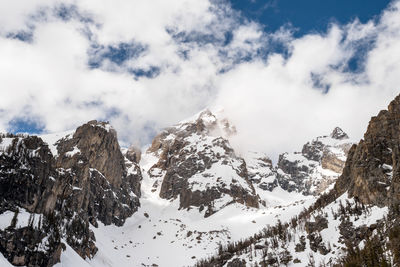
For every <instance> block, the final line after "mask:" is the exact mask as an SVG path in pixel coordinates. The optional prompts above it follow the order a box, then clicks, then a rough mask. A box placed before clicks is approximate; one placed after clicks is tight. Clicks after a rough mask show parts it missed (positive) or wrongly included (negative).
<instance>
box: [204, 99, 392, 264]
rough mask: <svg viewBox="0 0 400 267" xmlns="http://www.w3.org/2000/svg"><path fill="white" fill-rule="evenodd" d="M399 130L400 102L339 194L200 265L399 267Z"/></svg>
mask: <svg viewBox="0 0 400 267" xmlns="http://www.w3.org/2000/svg"><path fill="white" fill-rule="evenodd" d="M399 125H400V96H398V97H396V98H395V99H394V100H393V101H392V102H391V103H390V105H389V107H388V109H387V110H383V111H381V112H380V113H379V114H378V115H377V116H376V117H372V119H371V121H370V123H369V126H368V129H367V131H366V133H365V135H364V139H363V140H361V141H360V142H359V143H358V144H357V145H353V146H352V147H351V149H350V150H349V152H348V158H347V160H346V163H345V168H344V169H343V173H342V175H341V176H340V177H339V178H338V179H337V181H336V183H335V185H334V188H333V189H332V190H330V191H329V192H328V193H326V194H323V195H321V196H320V197H319V198H318V199H317V200H316V201H315V203H314V204H313V205H311V206H310V207H309V208H307V209H305V210H304V211H302V212H301V213H299V214H297V215H296V216H293V217H292V218H291V219H290V220H289V221H286V222H281V221H280V222H278V223H277V224H275V225H273V226H267V227H265V228H264V229H263V230H262V231H260V232H259V233H257V234H255V235H253V236H251V237H249V238H247V239H244V240H240V241H238V242H232V243H230V244H228V245H226V246H223V245H222V246H221V247H220V248H219V250H218V252H217V253H216V254H215V255H214V256H212V257H209V258H208V259H203V260H201V261H199V262H198V263H197V265H196V266H197V267H201V266H238V267H242V266H283V265H286V266H288V265H289V266H398V265H399V264H400V246H399V244H400V243H399V241H400V216H399V215H400V212H399V211H400V206H399V203H400V194H399V192H400V183H399V182H400V175H399V174H400V172H399V166H400V165H399V162H400V154H399V147H400V138H399V134H398V133H399V130H400V129H399ZM336 132H339V131H336ZM341 136H343V135H342V134H341ZM303 150H304V149H303ZM303 153H304V151H303Z"/></svg>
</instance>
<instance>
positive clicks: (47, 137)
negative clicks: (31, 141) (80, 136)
mask: <svg viewBox="0 0 400 267" xmlns="http://www.w3.org/2000/svg"><path fill="white" fill-rule="evenodd" d="M74 133H75V130H73V131H66V132H61V133H54V134H43V135H39V137H40V138H42V140H43V141H44V142H46V143H47V144H48V146H49V148H50V150H51V153H52V154H53V156H54V157H56V156H57V155H58V151H57V141H58V140H60V139H63V138H72V136H73V135H74Z"/></svg>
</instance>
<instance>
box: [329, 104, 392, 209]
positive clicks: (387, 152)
mask: <svg viewBox="0 0 400 267" xmlns="http://www.w3.org/2000/svg"><path fill="white" fill-rule="evenodd" d="M399 133H400V96H397V97H396V98H395V99H394V100H393V101H392V102H391V103H390V104H389V106H388V109H387V110H382V111H381V112H379V114H378V115H377V116H375V117H372V118H371V121H370V122H369V125H368V129H367V131H366V133H365V134H364V139H363V140H361V141H360V142H359V143H358V144H357V145H354V146H353V147H352V148H351V150H350V152H349V157H348V161H347V162H346V166H345V168H344V170H343V175H342V176H341V177H340V179H339V181H338V183H337V185H336V189H337V190H338V191H339V192H343V191H346V190H348V191H349V194H350V195H351V196H354V197H357V198H358V199H359V200H360V201H362V202H363V203H365V204H375V205H378V206H385V205H390V206H391V207H392V208H393V210H394V211H396V212H399V211H400V208H399V205H400V175H399V174H400V164H399V162H400V152H399V148H400V135H399Z"/></svg>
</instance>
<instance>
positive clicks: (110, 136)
mask: <svg viewBox="0 0 400 267" xmlns="http://www.w3.org/2000/svg"><path fill="white" fill-rule="evenodd" d="M234 134H236V129H235V127H234V126H233V125H231V124H230V123H229V121H228V120H227V119H225V118H223V117H219V116H218V115H215V114H213V113H211V112H210V111H208V110H205V111H203V112H201V113H199V114H197V115H196V116H194V117H193V118H190V119H188V120H186V121H183V122H180V123H178V124H176V125H174V126H172V127H169V128H167V129H165V130H163V131H162V132H161V133H159V134H158V135H157V136H156V137H155V138H154V140H153V142H152V144H151V145H149V146H148V147H147V148H145V149H143V150H142V151H141V150H140V149H137V148H135V147H130V148H128V149H126V148H120V147H119V145H118V142H117V136H116V132H115V130H113V128H112V127H111V126H110V125H109V124H107V123H102V122H97V121H91V122H89V123H87V124H85V125H83V126H81V127H79V128H78V129H77V130H75V131H71V132H67V133H60V134H55V135H46V136H40V137H36V136H26V135H23V136H22V135H21V136H13V135H2V136H1V138H0V163H1V164H0V171H1V172H0V174H1V179H0V193H1V194H0V252H1V254H2V256H0V262H1V261H3V262H7V264H8V262H10V263H12V264H14V265H27V266H52V265H54V264H56V266H119V265H121V266H167V267H168V266H193V265H195V264H198V265H199V266H231V267H232V266H257V265H261V266H263V264H264V265H265V266H266V265H276V266H278V265H286V264H288V265H293V264H296V266H305V265H307V264H309V263H310V262H311V263H312V262H313V261H314V262H316V263H317V264H319V263H323V262H325V263H327V264H330V263H332V264H333V263H334V262H335V259H339V258H340V257H342V258H343V257H346V256H347V255H348V254H346V253H347V249H348V247H347V246H346V243H345V241H346V240H350V239H351V238H353V239H354V234H355V235H356V237H357V238H358V239H356V240H359V241H360V242H358V243H357V242H356V243H354V247H355V246H356V245H359V244H365V241H363V240H365V237H366V236H367V235H366V234H365V233H366V232H368V233H369V232H371V231H373V230H374V229H375V228H374V227H375V226H374V225H376V224H377V223H379V219H381V218H382V217H383V216H384V215H386V214H389V209H388V205H389V204H387V203H389V202H388V201H387V202H385V201H381V199H382V197H381V195H379V194H378V193H375V191H372V189H371V190H369V192H370V193H369V194H370V195H371V197H370V198H373V196H375V195H376V196H377V197H375V198H374V199H377V202H379V203H383V204H381V205H378V206H374V205H376V203H375V202H368V201H363V200H365V199H366V197H365V196H364V195H363V193H362V192H363V190H364V189H363V188H364V187H363V186H360V182H354V183H350V187H348V186H349V185H348V184H347V182H346V181H347V180H346V178H344V176H345V174H346V173H347V174H346V175H347V176H346V177H348V176H349V173H350V174H352V175H355V174H354V173H356V174H357V173H365V172H362V171H361V170H360V169H359V168H358V167H357V169H356V170H357V171H354V170H353V169H352V168H350V167H349V166H352V165H351V164H352V162H351V163H349V161H347V163H346V167H345V162H346V157H347V155H348V154H349V157H351V158H354V157H355V156H354V155H355V154H357V153H358V154H357V155H359V157H362V156H361V155H364V154H365V153H364V154H362V153H361V152H355V151H357V150H354V147H353V148H352V149H350V147H351V146H352V144H353V143H354V142H353V141H351V140H350V139H349V138H348V136H347V134H345V133H344V132H343V131H342V130H341V129H340V128H335V129H334V130H333V132H332V133H331V134H330V135H326V136H320V137H317V138H315V139H313V140H312V141H310V142H308V143H306V144H305V145H304V146H303V148H302V149H301V152H293V153H283V154H282V155H281V156H280V157H279V161H278V163H277V165H275V166H274V165H273V164H272V161H271V160H270V159H269V158H268V156H267V155H265V154H264V153H262V152H252V151H249V152H247V153H244V154H239V153H238V152H236V151H235V150H234V148H233V147H232V146H231V145H230V142H229V139H230V137H231V136H232V135H234ZM378 136H380V135H378ZM385 138H392V139H393V137H390V136H387V137H386V136H385ZM369 139H370V140H371V141H370V143H373V142H375V139H376V138H375V139H374V138H372V137H371V138H369ZM371 146H372V147H374V146H373V145H371ZM357 147H360V145H358V146H357ZM395 147H396V145H395V144H393V145H391V147H390V149H392V151H394V150H395ZM378 150H379V149H377V151H378ZM349 151H350V152H349ZM363 151H364V150H363ZM368 151H369V150H368ZM388 151H389V150H388ZM393 153H394V152H393ZM396 153H397V152H396ZM385 155H386V154H385ZM385 155H384V156H385ZM379 156H380V155H375V156H374V158H379ZM386 161H387V162H386ZM393 164H394V163H393V162H389V156H387V159H386V156H385V162H384V163H382V164H381V165H376V166H377V167H379V166H380V167H379V168H380V169H382V172H383V173H384V174H385V175H387V174H388V173H389V174H390V170H392V169H391V168H394V165H393ZM357 166H358V165H357ZM374 166H375V165H374ZM344 167H345V173H344V174H343V175H342V176H341V177H340V178H339V176H340V174H341V172H342V169H343V168H344ZM357 175H358V176H360V175H359V174H357ZM392 175H393V174H392ZM382 177H383V176H382ZM385 177H386V176H385ZM337 179H339V180H338V182H337V183H336V181H337ZM358 179H360V178H358ZM381 180H382V181H381ZM381 180H379V181H380V182H382V183H385V186H386V187H385V188H387V187H388V186H389V180H385V181H384V180H383V178H382V179H381ZM357 181H358V180H357ZM335 183H336V185H335ZM341 184H343V185H341ZM361 184H362V182H361ZM373 184H374V183H373V182H369V183H368V185H371V186H372V185H373ZM339 185H341V186H339ZM338 188H341V189H340V190H339V189H338ZM343 188H349V189H348V190H344V189H343ZM367 188H369V187H368V186H367ZM382 188H383V187H382ZM393 188H394V189H393V190H395V187H393ZM327 192H330V193H328V194H324V195H322V196H321V194H322V193H327ZM332 192H335V193H332ZM338 192H340V194H339V193H338ZM379 192H380V191H379ZM356 193H357V194H358V195H357V194H356ZM355 196H356V198H354V197H355ZM360 200H361V201H360ZM366 214H371V215H372V216H373V217H371V218H367V216H366ZM349 222H350V223H351V224H352V225H353V226H352V227H353V228H351V227H350V226H349V225H350V223H349ZM346 231H347V232H346ZM249 236H252V237H251V238H249V239H246V238H248V237H249ZM311 254H312V256H311ZM171 255H174V256H171ZM294 255H296V257H295V256H294ZM205 259H208V260H205ZM249 259H251V260H249ZM329 261H330V263H328V262H329ZM57 262H58V263H57ZM256 264H257V265H256Z"/></svg>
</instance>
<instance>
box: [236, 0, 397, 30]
mask: <svg viewBox="0 0 400 267" xmlns="http://www.w3.org/2000/svg"><path fill="white" fill-rule="evenodd" d="M230 2H231V3H232V6H233V8H235V9H237V10H240V11H241V12H242V14H243V15H244V16H246V17H247V18H248V19H251V20H256V21H258V22H260V23H262V24H263V25H264V26H265V27H266V30H267V31H276V30H278V29H279V28H280V27H281V26H282V25H285V24H291V25H292V26H293V27H294V28H295V29H296V32H295V36H297V37H298V36H301V35H304V34H307V33H310V32H315V31H317V32H326V30H327V27H328V25H329V23H331V22H337V23H340V24H346V23H349V22H351V21H352V20H354V19H356V18H358V19H359V20H360V21H361V22H363V23H365V22H366V21H368V20H370V19H372V18H374V17H376V16H378V15H379V14H380V13H381V11H382V10H383V9H384V8H386V7H387V5H388V4H389V3H390V1H388V0H350V1H349V0H325V1H321V0H302V1H299V0H230Z"/></svg>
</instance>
